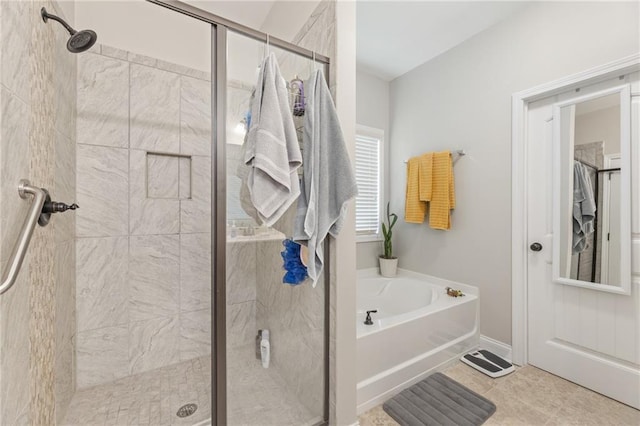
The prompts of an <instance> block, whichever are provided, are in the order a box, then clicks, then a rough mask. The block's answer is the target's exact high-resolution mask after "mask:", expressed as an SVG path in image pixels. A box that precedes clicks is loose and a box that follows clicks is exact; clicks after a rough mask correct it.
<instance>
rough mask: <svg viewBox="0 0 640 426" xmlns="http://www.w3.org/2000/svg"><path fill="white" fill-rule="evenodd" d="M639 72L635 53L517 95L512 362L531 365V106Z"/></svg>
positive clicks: (638, 57)
mask: <svg viewBox="0 0 640 426" xmlns="http://www.w3.org/2000/svg"><path fill="white" fill-rule="evenodd" d="M638 70H640V54H634V55H631V56H627V57H625V58H622V59H619V60H617V61H613V62H610V63H608V64H604V65H601V66H598V67H595V68H591V69H589V70H586V71H583V72H580V73H577V74H573V75H570V76H568V77H564V78H561V79H559V80H555V81H552V82H550V83H546V84H542V85H540V86H536V87H533V88H531V89H527V90H523V91H521V92H517V93H514V94H513V96H512V113H511V114H512V115H511V128H512V134H511V179H512V180H511V308H512V324H511V325H512V327H511V345H512V351H513V354H512V356H513V362H514V363H515V364H518V365H525V364H527V363H528V359H527V358H528V356H527V353H528V348H527V337H528V336H527V330H528V327H527V316H528V315H527V284H528V283H527V258H528V252H529V243H530V241H529V236H528V235H527V214H528V205H527V194H526V191H527V185H528V182H527V161H528V159H527V112H528V108H529V103H531V102H535V101H537V100H540V99H544V98H546V97H548V96H553V95H556V94H559V93H562V92H567V91H569V90H574V89H577V88H579V87H584V86H587V85H591V84H595V83H598V82H601V81H605V80H608V79H611V78H615V77H618V76H620V75H624V74H627V73H631V72H635V71H638Z"/></svg>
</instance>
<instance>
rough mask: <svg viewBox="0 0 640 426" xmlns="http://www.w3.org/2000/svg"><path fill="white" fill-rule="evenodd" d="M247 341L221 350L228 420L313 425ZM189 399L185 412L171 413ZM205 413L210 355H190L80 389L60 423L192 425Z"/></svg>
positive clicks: (208, 404) (207, 414)
mask: <svg viewBox="0 0 640 426" xmlns="http://www.w3.org/2000/svg"><path fill="white" fill-rule="evenodd" d="M253 350H254V348H253V345H248V346H242V347H239V348H234V349H233V350H231V351H230V352H229V354H228V355H227V363H228V368H227V382H228V383H229V386H228V396H227V398H228V403H227V406H228V409H227V415H228V424H229V425H231V426H233V425H287V424H289V425H313V424H315V423H317V422H319V421H320V420H321V419H320V418H319V417H314V416H313V415H312V413H310V412H309V411H308V410H307V409H306V408H305V407H304V406H302V405H301V404H299V403H298V402H297V398H296V396H295V395H294V394H293V393H292V392H290V391H289V390H288V389H287V386H286V384H285V382H284V380H283V379H282V377H281V376H280V375H279V374H278V372H277V371H276V370H275V369H273V368H269V369H264V368H262V366H261V364H260V361H258V360H256V359H255V356H254V352H253ZM188 403H195V404H197V405H198V409H197V411H196V412H195V413H194V414H192V415H191V416H189V417H185V418H180V417H178V416H177V415H176V413H177V411H178V409H179V408H180V407H182V406H183V405H184V404H188ZM210 417H211V360H210V358H209V357H200V358H195V359H192V360H189V361H184V362H181V363H178V364H173V365H170V366H167V367H163V368H159V369H156V370H152V371H148V372H145V373H142V374H137V375H135V376H129V377H125V378H122V379H118V380H116V381H113V382H110V383H107V384H104V385H99V386H94V387H91V388H87V389H82V390H80V391H78V392H76V393H75V394H74V396H73V398H72V400H71V403H70V404H69V408H68V410H67V414H66V416H65V418H64V420H63V422H62V425H66V426H71V425H74V426H75V425H82V426H93V425H105V426H106V425H149V426H165V425H166V426H169V425H194V424H196V423H199V422H203V421H205V420H207V419H209V418H210Z"/></svg>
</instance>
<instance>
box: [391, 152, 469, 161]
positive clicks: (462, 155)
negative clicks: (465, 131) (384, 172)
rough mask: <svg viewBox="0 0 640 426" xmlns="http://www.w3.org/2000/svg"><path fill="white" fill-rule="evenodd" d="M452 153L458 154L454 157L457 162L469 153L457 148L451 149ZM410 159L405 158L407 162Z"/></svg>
mask: <svg viewBox="0 0 640 426" xmlns="http://www.w3.org/2000/svg"><path fill="white" fill-rule="evenodd" d="M451 154H453V155H457V157H456V158H454V159H453V161H454V162H456V161H457V160H458V158H460V157H464V156H465V155H467V152H466V151H465V150H464V149H456V150H455V151H451ZM408 161H409V160H404V162H405V163H407V162H408Z"/></svg>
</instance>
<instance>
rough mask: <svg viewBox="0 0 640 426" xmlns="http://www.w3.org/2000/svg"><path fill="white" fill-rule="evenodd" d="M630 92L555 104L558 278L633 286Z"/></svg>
mask: <svg viewBox="0 0 640 426" xmlns="http://www.w3.org/2000/svg"><path fill="white" fill-rule="evenodd" d="M625 94H628V89H627V88H625V87H620V88H617V89H616V90H608V91H607V92H605V93H599V94H594V95H590V96H589V95H588V96H582V97H580V98H575V99H573V100H568V101H563V102H561V103H558V104H556V106H555V108H554V129H555V131H554V144H555V145H556V149H555V152H554V155H555V159H554V160H555V161H554V164H555V166H556V167H555V168H554V170H555V178H554V185H555V187H556V194H557V195H556V202H555V203H554V210H555V214H556V218H557V220H556V223H555V226H554V228H555V229H557V230H558V231H559V232H558V234H556V235H557V236H558V238H557V241H554V242H555V245H554V246H555V247H556V250H554V259H553V263H554V266H555V268H554V269H555V270H556V273H555V274H554V275H555V281H556V282H558V283H561V284H569V285H578V286H582V287H593V288H596V289H599V290H604V291H613V292H618V293H628V291H629V287H630V279H631V271H630V234H629V229H630V213H629V211H630V207H629V206H630V187H629V185H628V179H629V178H628V176H629V174H630V168H629V165H630V158H629V156H630V146H629V143H630V142H629V131H628V129H629V123H630V111H629V108H628V102H629V97H628V96H626V97H625ZM625 102H627V104H625ZM625 180H626V182H627V184H626V185H625ZM554 234H555V233H554ZM554 240H555V239H554Z"/></svg>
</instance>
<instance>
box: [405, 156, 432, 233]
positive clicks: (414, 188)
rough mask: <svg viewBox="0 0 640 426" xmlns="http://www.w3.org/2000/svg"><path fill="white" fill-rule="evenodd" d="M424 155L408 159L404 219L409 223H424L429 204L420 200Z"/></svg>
mask: <svg viewBox="0 0 640 426" xmlns="http://www.w3.org/2000/svg"><path fill="white" fill-rule="evenodd" d="M421 161H422V157H413V158H410V159H409V161H407V189H406V192H405V202H404V220H405V222H407V223H423V222H424V214H425V213H426V211H427V205H426V203H425V202H424V201H420V189H421V184H420V163H421Z"/></svg>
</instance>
